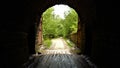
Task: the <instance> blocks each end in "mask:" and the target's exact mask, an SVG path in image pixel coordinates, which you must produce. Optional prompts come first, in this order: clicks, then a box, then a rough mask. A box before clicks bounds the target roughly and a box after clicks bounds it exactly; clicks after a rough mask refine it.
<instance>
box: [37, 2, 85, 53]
mask: <svg viewBox="0 0 120 68" xmlns="http://www.w3.org/2000/svg"><path fill="white" fill-rule="evenodd" d="M80 28H81V25H80V19H79V16H78V14H77V12H76V11H75V10H74V9H73V8H71V7H69V6H68V5H64V4H57V5H54V6H52V7H50V8H48V9H47V10H45V12H43V14H42V16H41V19H40V23H39V27H38V31H37V36H36V44H35V50H36V53H46V50H57V51H59V50H69V52H72V53H80V52H81V46H82V45H81V40H82V35H83V34H82V31H80ZM69 54H70V53H69Z"/></svg>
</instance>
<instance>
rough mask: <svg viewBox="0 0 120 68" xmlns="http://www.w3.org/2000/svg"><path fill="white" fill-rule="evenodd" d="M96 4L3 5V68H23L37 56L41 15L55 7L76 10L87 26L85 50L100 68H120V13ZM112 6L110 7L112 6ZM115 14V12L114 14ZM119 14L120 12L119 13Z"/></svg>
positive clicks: (82, 0)
mask: <svg viewBox="0 0 120 68" xmlns="http://www.w3.org/2000/svg"><path fill="white" fill-rule="evenodd" d="M106 3H108V2H103V3H101V4H98V6H96V4H97V3H96V1H95V0H31V1H29V0H24V1H7V2H6V1H5V2H4V1H3V4H4V5H2V6H3V7H2V8H1V11H2V12H1V13H2V14H1V17H2V22H1V23H0V31H1V34H0V38H1V40H0V41H1V43H0V48H1V49H0V51H1V56H2V58H1V59H2V61H1V63H2V67H1V68H21V67H19V66H21V65H22V64H24V63H25V62H27V61H28V59H29V56H31V55H32V54H35V50H34V48H35V35H36V29H37V28H36V27H37V26H36V25H38V23H39V20H40V17H41V14H42V13H43V12H44V11H45V10H46V9H47V8H49V7H51V6H53V5H55V4H67V5H69V6H70V7H72V8H74V9H75V10H76V11H77V13H78V15H79V17H80V19H81V22H82V23H85V50H84V52H83V54H85V55H87V56H89V57H90V59H91V61H92V62H94V63H95V64H96V65H97V66H98V68H118V67H117V66H119V65H118V62H117V61H119V60H118V59H119V57H120V56H118V54H119V38H118V36H119V32H118V31H119V28H118V27H119V25H118V20H119V19H118V18H117V17H116V16H114V15H117V12H118V11H117V9H115V8H114V7H113V6H111V4H110V3H109V4H107V6H106ZM108 5H109V6H108ZM112 10H114V11H112ZM118 13H119V12H118Z"/></svg>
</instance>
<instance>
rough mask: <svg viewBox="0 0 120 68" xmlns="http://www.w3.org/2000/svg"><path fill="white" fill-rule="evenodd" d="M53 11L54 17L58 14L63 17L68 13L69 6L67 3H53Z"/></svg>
mask: <svg viewBox="0 0 120 68" xmlns="http://www.w3.org/2000/svg"><path fill="white" fill-rule="evenodd" d="M53 8H54V11H53V12H52V14H54V16H55V18H56V17H57V16H59V17H60V18H62V19H65V17H66V16H67V15H68V14H69V13H70V7H69V6H67V5H62V4H60V5H55V6H53Z"/></svg>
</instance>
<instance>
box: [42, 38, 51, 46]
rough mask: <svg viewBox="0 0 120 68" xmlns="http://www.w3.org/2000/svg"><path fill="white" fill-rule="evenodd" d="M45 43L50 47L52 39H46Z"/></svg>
mask: <svg viewBox="0 0 120 68" xmlns="http://www.w3.org/2000/svg"><path fill="white" fill-rule="evenodd" d="M43 44H44V46H45V47H46V48H49V47H50V45H51V44H52V42H51V40H50V39H46V40H44V42H43Z"/></svg>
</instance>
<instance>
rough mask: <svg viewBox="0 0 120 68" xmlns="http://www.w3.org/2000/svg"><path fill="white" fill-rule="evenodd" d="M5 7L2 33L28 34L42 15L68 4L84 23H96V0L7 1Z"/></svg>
mask: <svg viewBox="0 0 120 68" xmlns="http://www.w3.org/2000/svg"><path fill="white" fill-rule="evenodd" d="M4 3H5V4H6V5H7V6H4V7H3V10H4V11H3V12H2V14H3V15H2V18H3V19H4V20H3V21H4V22H5V23H2V24H1V29H2V31H9V32H10V31H11V32H15V31H17V32H19V31H20V32H27V31H28V30H30V29H31V28H33V27H32V26H33V25H34V24H35V23H36V22H38V21H39V18H40V15H41V14H42V13H43V12H44V11H45V10H46V9H47V8H49V7H51V6H53V5H55V4H61V3H62V4H67V5H69V6H70V7H72V8H73V9H75V10H76V11H77V13H78V14H79V17H80V18H81V21H82V23H87V24H88V25H89V24H90V23H92V21H95V18H96V17H95V15H96V11H95V10H96V6H95V1H94V0H24V2H23V1H19V2H18V1H7V3H6V2H4Z"/></svg>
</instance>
